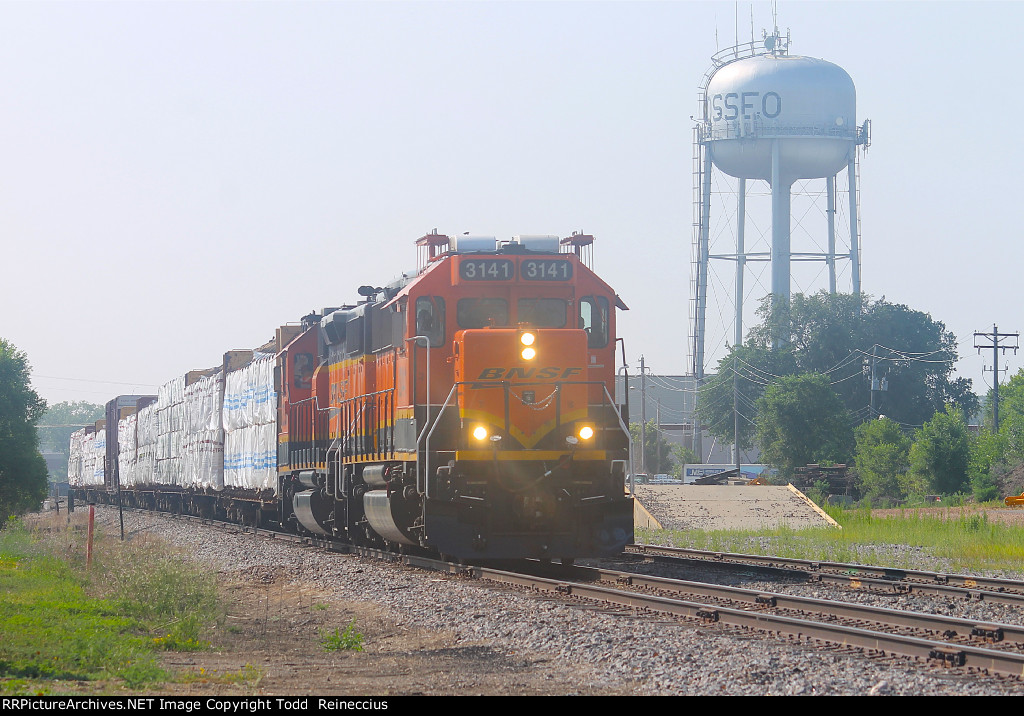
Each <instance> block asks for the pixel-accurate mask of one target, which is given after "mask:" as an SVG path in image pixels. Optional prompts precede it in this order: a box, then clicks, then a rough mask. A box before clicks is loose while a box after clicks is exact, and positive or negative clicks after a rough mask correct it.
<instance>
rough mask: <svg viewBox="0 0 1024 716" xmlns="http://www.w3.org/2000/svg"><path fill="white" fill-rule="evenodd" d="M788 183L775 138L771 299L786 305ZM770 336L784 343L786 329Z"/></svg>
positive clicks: (788, 222) (787, 285) (785, 340)
mask: <svg viewBox="0 0 1024 716" xmlns="http://www.w3.org/2000/svg"><path fill="white" fill-rule="evenodd" d="M790 185H791V182H790V181H788V180H786V179H784V178H783V177H782V172H781V167H780V166H779V140H774V141H773V142H772V302H773V303H774V305H775V306H776V307H777V308H778V307H781V306H785V307H788V306H789V279H790V246H789V227H790V218H789V211H790V196H789V192H790ZM776 330H777V331H779V333H778V335H775V336H773V337H772V344H773V345H774V346H776V347H778V346H780V345H782V344H783V343H786V342H787V340H788V337H789V331H788V330H784V329H782V328H781V327H779V328H777V329H776Z"/></svg>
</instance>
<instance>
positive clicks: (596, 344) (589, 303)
mask: <svg viewBox="0 0 1024 716" xmlns="http://www.w3.org/2000/svg"><path fill="white" fill-rule="evenodd" d="M608 313H609V303H608V299H607V298H605V297H604V296H584V297H583V298H581V299H580V316H579V327H580V328H582V329H583V330H585V331H586V332H587V347H589V348H604V347H605V346H606V345H608Z"/></svg>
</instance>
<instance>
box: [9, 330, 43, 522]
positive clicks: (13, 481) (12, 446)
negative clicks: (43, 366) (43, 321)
mask: <svg viewBox="0 0 1024 716" xmlns="http://www.w3.org/2000/svg"><path fill="white" fill-rule="evenodd" d="M29 372H30V371H29V364H28V359H27V358H26V356H25V354H24V353H22V352H21V351H19V350H17V348H15V347H14V345H12V344H11V343H10V342H8V341H6V340H4V339H2V338H0V520H2V519H3V518H6V517H8V516H10V515H17V514H21V513H23V512H27V511H29V510H32V509H35V508H36V507H38V506H39V504H40V503H41V502H42V501H43V499H44V498H45V497H46V492H47V480H46V475H47V473H46V461H45V460H43V456H42V455H40V454H39V439H38V436H37V435H36V423H37V422H38V421H39V419H40V418H41V417H42V415H43V412H45V410H46V401H45V400H43V399H42V398H41V397H39V395H38V394H37V393H36V392H35V391H34V390H33V389H32V387H31V378H30V375H29Z"/></svg>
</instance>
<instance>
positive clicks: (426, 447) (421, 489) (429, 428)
mask: <svg viewBox="0 0 1024 716" xmlns="http://www.w3.org/2000/svg"><path fill="white" fill-rule="evenodd" d="M481 384H483V386H484V387H487V388H502V389H503V390H504V391H505V401H506V411H505V412H506V422H507V419H508V418H507V413H508V405H507V403H508V396H509V386H511V385H519V386H522V385H552V384H551V383H549V382H545V381H530V382H522V383H514V384H513V383H511V382H510V381H507V380H501V381H478V380H461V381H457V382H455V383H454V384H453V385H452V389H451V390H450V391H449V392H448V397H446V398H445V400H444V403H443V404H442V405H441V409H440V410H439V411H438V413H437V416H436V417H435V419H434V422H433V424H430V423H429V422H428V423H427V424H425V425H424V426H423V429H422V430H421V431H420V434H419V436H418V437H417V438H416V491H417V492H418V493H419V494H421V495H423V496H424V498H425V499H427V500H429V499H430V436H431V435H433V434H434V430H436V429H437V426H438V425H439V424H440V422H441V416H442V415H444V412H445V410H447V409H448V407H449V406H450V405H451V399H452V396H453V395H457V394H458V392H459V387H460V386H463V385H474V386H479V385H481ZM563 385H600V386H601V391H602V392H603V393H604V397H605V399H606V400H607V403H605V402H602V403H601V405H608V406H609V407H610V408H612V411H611V412H613V413H614V414H615V417H616V420H617V421H618V423H619V429H620V430H621V431H622V433H623V434H624V435H625V436H626V441H627V442H626V444H627V445H630V446H631V445H632V439H631V438H630V435H629V428H628V427H626V424H625V422H623V420H622V415H620V414H619V411H618V410H615V409H614V408H615V401H614V400H613V399H612V397H611V395H609V393H608V386H607V385H606V384H605V382H604V381H600V380H565V381H558V382H557V383H554V388H555V389H554V391H553V393H552V394H553V395H558V394H560V393H561V387H562V386H563ZM427 397H428V398H429V396H427ZM560 404H561V401H559V402H558V405H556V410H557V409H558V407H559V405H560ZM505 429H506V430H507V429H508V425H507V424H506V426H505ZM424 433H426V439H425V440H424ZM421 443H422V444H423V455H424V464H423V470H422V471H421V470H420V469H419V468H420V444H421ZM631 450H632V448H628V449H627V454H628V453H629V452H630V451H631ZM421 478H422V480H423V483H422V486H421V484H420V480H421Z"/></svg>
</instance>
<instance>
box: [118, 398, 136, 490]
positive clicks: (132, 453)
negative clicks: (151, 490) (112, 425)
mask: <svg viewBox="0 0 1024 716" xmlns="http://www.w3.org/2000/svg"><path fill="white" fill-rule="evenodd" d="M138 422H139V418H138V415H136V414H135V413H132V414H131V415H129V416H127V417H124V418H121V419H120V420H118V421H117V477H118V481H119V482H120V483H121V486H122V487H124V486H126V485H134V484H135V471H136V467H137V461H138V454H139V447H138V440H137V426H138Z"/></svg>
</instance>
